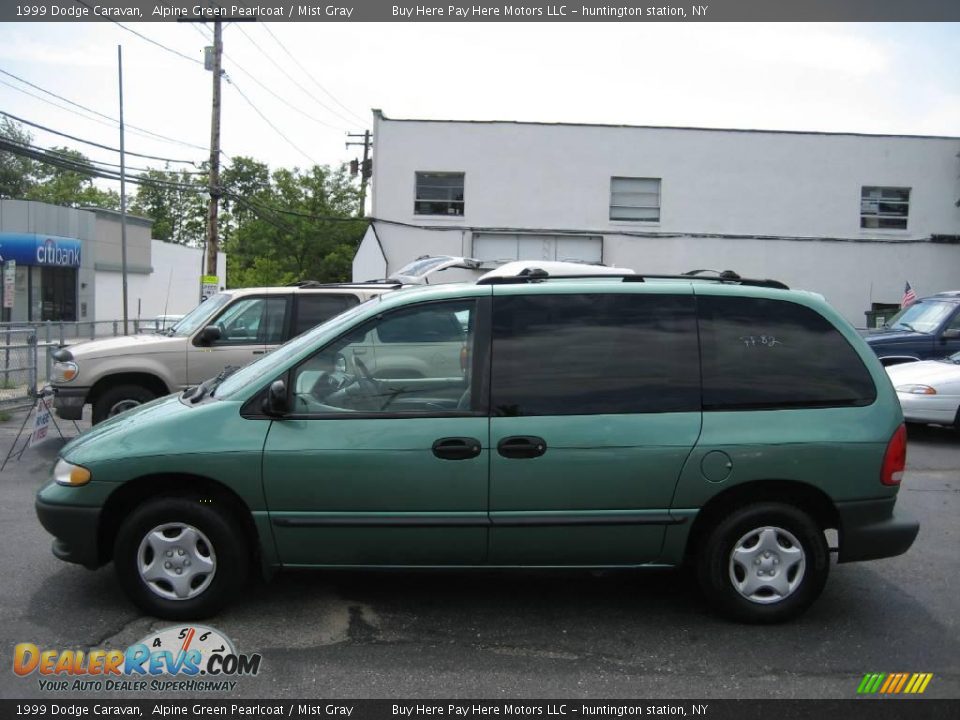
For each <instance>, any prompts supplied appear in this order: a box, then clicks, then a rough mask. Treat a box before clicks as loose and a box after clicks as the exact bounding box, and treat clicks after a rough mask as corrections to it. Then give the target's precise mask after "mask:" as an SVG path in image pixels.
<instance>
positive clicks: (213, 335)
mask: <svg viewBox="0 0 960 720" xmlns="http://www.w3.org/2000/svg"><path fill="white" fill-rule="evenodd" d="M222 335H223V333H222V332H221V331H220V328H219V327H217V326H216V325H207V326H206V327H205V328H204V329H203V330H201V331H200V334H199V335H197V342H199V343H200V344H201V345H212V344H213V343H215V342H216V341H217V340H219V339H220V337H221V336H222Z"/></svg>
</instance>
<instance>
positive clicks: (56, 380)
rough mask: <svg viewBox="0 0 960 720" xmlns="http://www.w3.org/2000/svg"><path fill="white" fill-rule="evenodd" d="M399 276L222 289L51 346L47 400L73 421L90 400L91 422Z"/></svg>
mask: <svg viewBox="0 0 960 720" xmlns="http://www.w3.org/2000/svg"><path fill="white" fill-rule="evenodd" d="M399 287H401V284H400V283H399V282H373V283H360V284H334V285H321V284H318V283H309V282H308V283H302V284H300V285H299V286H295V287H272V288H244V289H242V290H226V291H224V292H221V293H219V294H217V295H214V296H212V297H211V298H209V299H208V300H206V301H205V302H203V303H201V304H200V305H198V306H197V307H196V308H195V309H194V310H193V311H192V312H190V313H189V314H187V315H186V316H184V317H183V319H181V320H180V321H179V322H177V323H176V324H175V325H173V326H172V327H170V328H168V329H166V330H161V331H159V332H157V333H154V334H149V335H130V336H127V337H117V338H108V339H104V340H93V341H91V342H85V343H81V344H79V345H73V346H71V347H67V348H61V349H60V350H58V351H57V352H55V353H54V355H53V359H54V364H53V377H52V378H51V380H52V384H53V387H54V390H55V392H56V395H55V398H54V406H55V407H56V409H57V412H58V414H59V415H60V417H62V418H66V419H68V420H78V419H79V418H80V416H81V415H82V413H83V406H84V405H86V404H88V403H89V404H90V405H92V406H93V422H94V424H96V423H98V422H101V421H103V420H105V419H107V418H108V417H110V416H112V415H116V414H117V413H119V412H123V411H124V410H127V409H129V408H131V407H134V406H136V405H140V404H142V403H145V402H148V401H150V400H153V399H154V398H157V397H161V396H163V395H167V394H169V393H172V392H176V391H178V390H182V389H183V388H185V387H187V386H189V385H196V384H197V383H199V382H202V381H203V380H206V379H207V378H211V377H214V376H215V375H217V374H218V373H220V372H222V371H223V369H224V368H225V367H228V366H243V365H246V364H247V363H250V362H252V361H253V360H256V359H257V358H258V357H260V356H262V355H264V354H265V353H268V352H270V351H271V350H273V349H274V348H275V347H277V346H278V345H280V344H282V343H284V342H286V341H287V340H289V339H290V338H292V337H295V336H297V335H299V334H300V333H302V332H304V331H306V330H309V329H310V328H312V327H314V326H315V325H319V324H320V323H322V322H326V321H327V320H329V319H330V318H332V317H333V316H334V315H339V314H340V313H341V312H343V311H344V310H347V309H349V308H351V307H353V306H355V305H358V304H360V303H361V302H363V301H365V300H369V299H370V298H372V297H374V296H376V295H380V294H381V293H384V292H388V291H390V290H394V289H396V288H399Z"/></svg>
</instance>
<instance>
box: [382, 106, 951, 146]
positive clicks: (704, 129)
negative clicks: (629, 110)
mask: <svg viewBox="0 0 960 720" xmlns="http://www.w3.org/2000/svg"><path fill="white" fill-rule="evenodd" d="M373 112H374V114H375V115H376V117H377V119H378V120H382V121H385V122H401V123H446V124H451V125H453V124H459V125H542V126H545V127H586V128H618V129H625V130H686V131H699V132H725V133H760V134H771V135H827V136H848V137H868V138H907V139H913V140H960V135H910V134H897V133H865V132H843V131H828V130H764V129H761V128H711V127H695V126H690V125H627V124H616V123H578V122H545V121H537V120H450V119H427V118H392V117H387V115H385V114H384V112H383V111H382V110H374V111H373Z"/></svg>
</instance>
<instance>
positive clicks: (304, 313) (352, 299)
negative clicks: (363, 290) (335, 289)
mask: <svg viewBox="0 0 960 720" xmlns="http://www.w3.org/2000/svg"><path fill="white" fill-rule="evenodd" d="M359 304H360V299H359V298H358V297H357V296H356V295H349V294H343V295H333V294H330V295H321V294H319V293H317V294H313V295H310V294H307V293H303V294H301V295H297V322H296V327H294V329H293V334H294V335H299V334H300V333H304V332H306V331H307V330H309V329H310V328H313V327H316V326H317V325H319V324H320V323H325V322H326V321H327V320H329V319H330V318H332V317H334V316H335V315H339V314H340V313H342V312H343V311H344V310H347V309H348V308H352V307H354V306H355V305H359Z"/></svg>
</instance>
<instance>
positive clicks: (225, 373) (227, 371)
mask: <svg viewBox="0 0 960 720" xmlns="http://www.w3.org/2000/svg"><path fill="white" fill-rule="evenodd" d="M239 369H240V366H239V365H227V366H226V367H225V368H224V369H223V370H221V371H220V374H219V375H217V376H216V377H215V378H214V379H213V384H212V385H211V386H210V397H213V395H214V393H216V392H217V388H218V387H219V386H220V383H222V382H223V381H224V380H226V379H227V378H228V377H230V376H231V375H233V374H234V373H235V372H236V371H237V370H239Z"/></svg>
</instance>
